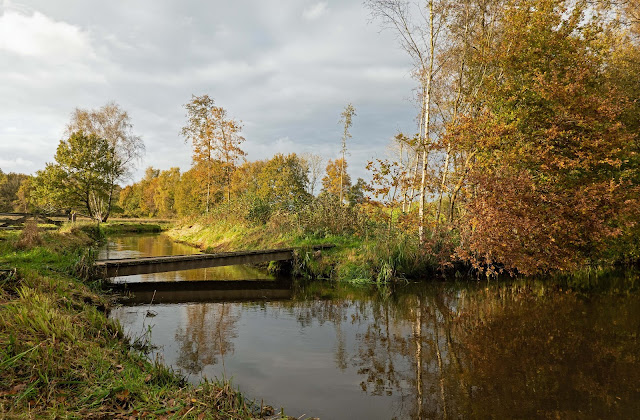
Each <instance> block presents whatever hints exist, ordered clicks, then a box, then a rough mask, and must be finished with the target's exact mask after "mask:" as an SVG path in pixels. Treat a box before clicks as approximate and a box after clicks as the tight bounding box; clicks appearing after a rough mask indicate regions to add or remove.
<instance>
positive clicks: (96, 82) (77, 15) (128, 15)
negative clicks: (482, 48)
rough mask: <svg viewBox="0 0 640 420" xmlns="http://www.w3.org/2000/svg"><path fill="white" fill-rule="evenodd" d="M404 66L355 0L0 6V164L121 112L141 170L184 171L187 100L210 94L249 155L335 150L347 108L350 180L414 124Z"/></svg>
mask: <svg viewBox="0 0 640 420" xmlns="http://www.w3.org/2000/svg"><path fill="white" fill-rule="evenodd" d="M413 87H414V82H413V81H412V80H411V77H410V61H409V59H408V58H407V56H406V54H405V53H403V52H402V51H401V50H399V48H398V46H397V42H396V40H395V38H394V35H393V33H391V32H380V25H379V23H378V22H370V17H369V13H368V11H367V10H366V9H365V8H364V6H363V5H362V1H361V0H335V1H316V0H277V1H276V0H237V1H233V2H231V1H224V0H217V1H194V0H187V1H169V0H146V1H142V0H140V1H124V0H110V1H95V0H85V1H77V0H56V1H51V0H30V1H17V0H16V1H7V0H0V97H1V98H2V100H1V101H0V169H2V170H3V171H4V172H22V173H34V172H35V171H37V170H38V169H41V168H43V167H44V164H45V162H48V161H52V160H53V155H54V153H55V149H56V146H57V144H58V142H59V140H60V139H61V138H62V135H63V132H64V126H65V124H66V123H67V122H68V120H69V117H70V114H71V112H72V111H73V109H74V108H75V107H81V108H97V107H100V106H102V105H104V104H105V103H107V102H108V101H115V102H117V103H118V104H120V105H121V106H122V107H123V108H124V109H125V110H127V111H128V112H129V115H130V117H131V119H132V122H133V125H134V129H135V132H136V133H137V134H139V135H141V136H142V138H143V140H144V142H145V145H146V154H145V156H144V159H143V161H142V162H140V169H139V170H138V171H137V172H136V174H135V177H134V179H138V178H140V177H141V175H142V172H143V171H144V168H145V167H147V166H154V167H156V168H161V169H168V168H170V167H172V166H179V167H180V168H182V169H185V170H186V169H188V168H189V166H190V164H191V150H190V147H189V145H186V144H185V143H184V141H183V139H182V138H181V137H180V135H179V132H180V128H181V127H182V125H183V124H184V122H185V111H184V108H183V104H184V103H186V102H187V101H189V99H190V98H191V95H192V94H195V95H202V94H208V95H209V96H211V97H212V98H214V99H215V100H216V103H217V105H219V106H223V107H224V108H226V109H227V110H228V112H229V114H230V115H231V116H232V117H234V118H237V119H240V120H242V121H243V123H244V130H243V134H244V136H245V138H246V143H245V144H244V149H245V150H246V151H247V153H248V159H250V160H255V159H264V158H269V157H271V156H273V155H274V154H275V153H278V152H281V153H290V152H297V153H301V152H314V153H318V154H321V155H323V157H325V159H328V158H335V157H336V156H337V154H338V150H339V148H340V135H341V127H340V125H339V124H338V120H339V118H340V112H341V111H342V109H343V108H344V106H345V105H346V104H347V103H349V102H351V103H353V104H354V106H355V107H356V112H357V116H356V117H355V119H354V123H353V128H352V134H353V139H352V140H351V141H350V143H349V146H348V147H349V149H350V153H351V154H350V156H349V158H348V161H349V165H350V170H349V172H350V173H351V175H352V176H354V177H357V176H365V175H366V172H365V170H364V165H365V163H366V160H367V159H370V158H372V157H383V156H384V155H385V153H386V151H385V148H386V146H387V144H388V143H389V141H390V138H391V137H392V136H393V135H395V134H396V133H397V132H398V131H405V132H414V131H416V128H415V122H414V116H415V113H416V110H415V105H414V104H413V102H412V101H411V97H412V89H413Z"/></svg>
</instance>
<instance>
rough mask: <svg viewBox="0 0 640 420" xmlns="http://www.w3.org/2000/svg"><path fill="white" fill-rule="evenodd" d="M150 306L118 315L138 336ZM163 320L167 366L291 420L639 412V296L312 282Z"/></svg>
mask: <svg viewBox="0 0 640 420" xmlns="http://www.w3.org/2000/svg"><path fill="white" fill-rule="evenodd" d="M147 308H148V307H147V306H129V307H121V308H118V309H117V310H115V311H113V316H115V317H116V318H118V319H120V320H121V322H122V323H123V325H124V326H125V328H126V329H127V330H128V331H131V332H132V333H135V332H136V331H139V330H140V328H141V325H142V324H143V323H144V322H145V319H144V316H145V313H146V311H147ZM154 311H155V312H157V314H158V315H157V316H156V317H154V318H153V322H154V323H155V326H154V327H153V333H152V341H153V343H154V344H156V345H159V346H161V347H160V349H159V350H158V353H159V354H161V355H162V357H163V358H164V360H165V362H167V363H169V364H171V365H172V366H174V367H176V368H178V369H179V370H181V371H182V372H183V373H185V374H188V375H189V379H190V380H191V381H193V382H197V381H199V380H200V378H202V377H208V378H213V377H214V376H218V377H221V376H223V375H226V377H232V378H233V383H234V384H235V385H237V386H239V387H240V389H241V390H242V391H244V392H246V393H247V394H248V395H250V396H255V397H259V398H261V399H262V398H264V401H268V402H269V403H270V404H272V405H274V406H283V407H285V409H286V410H287V412H288V414H290V415H296V416H298V415H301V414H303V413H304V414H306V415H308V416H319V417H321V418H326V419H338V418H382V419H389V418H397V419H405V418H459V417H464V418H467V417H471V418H477V417H480V418H484V417H497V418H505V417H507V418H513V417H525V418H529V417H561V418H566V417H569V418H574V417H613V416H621V417H625V418H626V417H633V416H634V415H635V414H636V413H637V412H638V410H640V368H639V366H640V343H639V342H638V336H639V334H640V295H638V294H630V295H627V296H609V295H599V296H596V297H592V298H589V299H587V298H584V297H581V296H578V295H576V294H573V293H567V292H563V291H561V290H555V289H554V290H548V289H545V288H543V287H537V286H534V285H528V286H513V285H512V286H492V287H489V288H479V287H477V286H476V285H447V286H443V285H434V284H421V285H409V286H407V287H404V288H399V289H397V290H394V291H389V290H376V289H370V288H363V287H350V286H345V285H327V284H323V283H309V284H306V285H295V286H294V290H293V298H292V299H288V300H280V301H278V300H272V301H262V302H248V303H247V302H245V303H241V302H236V303H229V302H227V303H186V304H167V305H156V306H154ZM146 322H149V321H148V320H146Z"/></svg>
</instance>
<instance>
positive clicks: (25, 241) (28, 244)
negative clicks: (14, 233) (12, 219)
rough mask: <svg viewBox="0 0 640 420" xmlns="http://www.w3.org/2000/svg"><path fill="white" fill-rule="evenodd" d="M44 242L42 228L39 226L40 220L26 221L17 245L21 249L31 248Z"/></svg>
mask: <svg viewBox="0 0 640 420" xmlns="http://www.w3.org/2000/svg"><path fill="white" fill-rule="evenodd" d="M40 244H42V238H41V237H40V229H39V228H38V222H37V221H35V220H29V221H28V222H27V223H25V225H24V228H23V229H22V232H20V236H19V237H18V242H16V247H17V248H19V249H30V248H33V247H34V246H37V245H40Z"/></svg>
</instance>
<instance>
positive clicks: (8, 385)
mask: <svg viewBox="0 0 640 420" xmlns="http://www.w3.org/2000/svg"><path fill="white" fill-rule="evenodd" d="M99 236H100V231H99V230H98V229H96V228H95V225H77V226H72V227H69V226H66V227H63V228H62V229H60V230H58V231H55V232H42V231H38V229H37V228H36V227H35V226H29V227H27V228H25V229H24V230H23V231H22V232H19V231H1V232H0V269H1V270H2V271H0V417H2V418H32V417H36V418H42V417H46V418H54V417H65V418H67V417H68V418H91V417H94V418H96V417H97V418H129V417H130V416H133V417H136V418H138V417H145V416H148V417H149V418H221V419H222V418H224V419H227V418H253V417H259V415H260V413H259V411H260V407H258V408H257V409H256V407H252V406H251V404H250V403H248V402H247V401H245V399H244V398H243V397H242V395H240V394H239V393H238V392H237V391H235V390H234V389H233V388H232V387H231V386H230V385H229V384H212V383H205V384H202V385H201V386H198V387H194V386H190V385H188V384H186V383H185V382H184V380H183V379H182V378H181V377H180V376H179V375H177V374H175V373H174V372H172V371H170V370H169V369H167V368H166V367H164V366H163V365H161V364H158V363H153V362H150V361H149V360H148V359H147V358H146V356H145V355H144V353H142V352H141V351H140V349H136V348H134V347H133V346H132V345H131V344H130V342H129V340H128V339H127V338H125V337H124V335H123V331H122V329H121V327H120V326H119V325H118V324H117V323H115V322H113V321H111V320H109V319H108V318H107V312H108V310H109V307H110V305H111V304H112V301H111V297H110V296H108V295H106V294H104V293H103V292H101V290H100V285H99V283H96V282H93V283H92V282H90V281H83V280H80V278H81V277H83V275H84V274H86V273H87V272H88V267H89V266H90V262H91V256H92V255H94V254H95V253H94V252H93V251H92V249H93V248H92V246H93V245H94V244H95V242H96V240H97V239H98V238H99Z"/></svg>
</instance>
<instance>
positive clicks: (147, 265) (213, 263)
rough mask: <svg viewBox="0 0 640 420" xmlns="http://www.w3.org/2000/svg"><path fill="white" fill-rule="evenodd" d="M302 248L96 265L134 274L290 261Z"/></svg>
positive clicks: (107, 274) (106, 270) (111, 273)
mask: <svg viewBox="0 0 640 420" xmlns="http://www.w3.org/2000/svg"><path fill="white" fill-rule="evenodd" d="M333 246H334V245H331V244H326V245H316V246H312V247H310V249H313V250H314V251H318V250H322V249H329V248H333ZM299 249H301V248H280V249H266V250H259V251H239V252H221V253H217V254H192V255H172V256H166V257H142V258H122V259H110V260H97V261H96V262H95V267H96V268H97V269H98V270H99V272H101V273H102V274H103V275H104V276H105V277H120V276H133V275H136V274H149V273H163V272H167V271H181V270H193V269H197V268H209V267H222V266H225V265H240V264H258V263H263V262H268V261H287V260H291V259H293V258H294V253H295V252H296V251H297V250H299Z"/></svg>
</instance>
